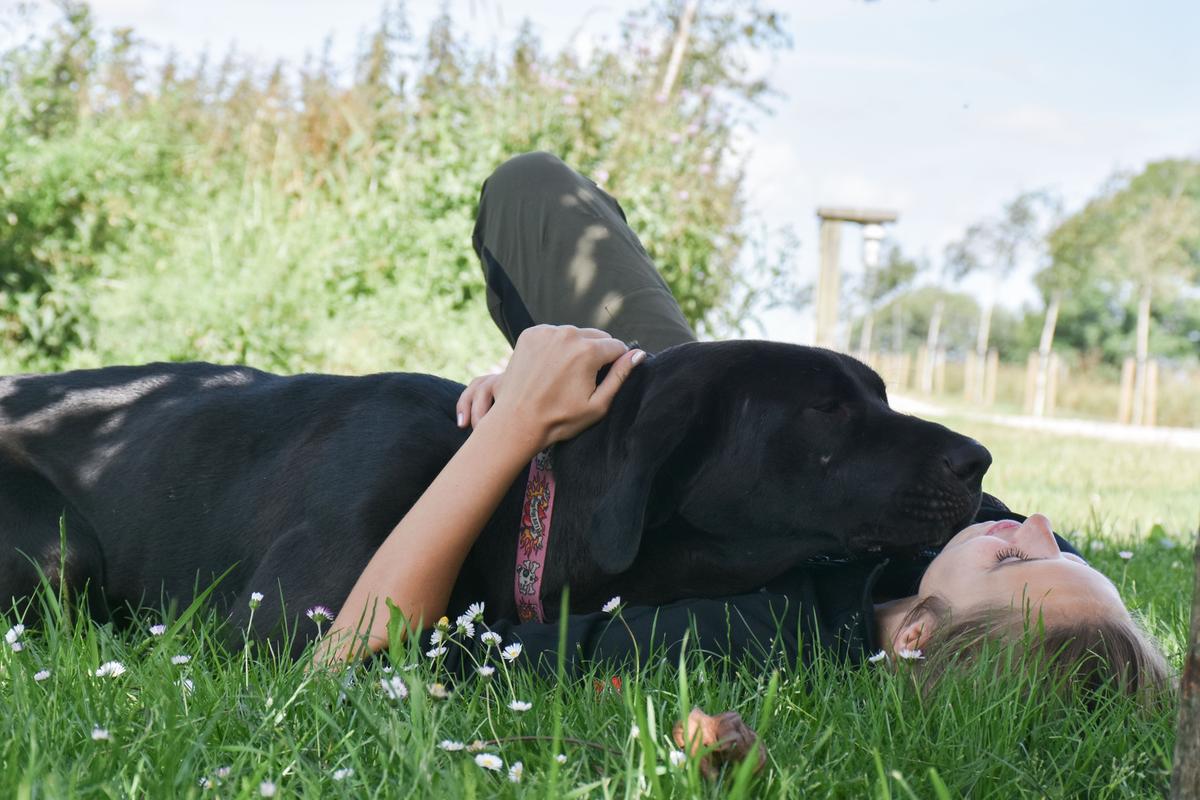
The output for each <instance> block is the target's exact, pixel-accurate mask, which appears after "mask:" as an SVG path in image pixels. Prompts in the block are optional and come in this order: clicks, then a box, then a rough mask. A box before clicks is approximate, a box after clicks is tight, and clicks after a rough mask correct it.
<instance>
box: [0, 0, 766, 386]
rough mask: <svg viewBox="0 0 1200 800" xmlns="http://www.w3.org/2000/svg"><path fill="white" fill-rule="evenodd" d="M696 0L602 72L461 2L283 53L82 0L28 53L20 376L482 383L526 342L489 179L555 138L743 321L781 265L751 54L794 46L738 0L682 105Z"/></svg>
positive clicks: (714, 316)
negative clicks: (329, 375)
mask: <svg viewBox="0 0 1200 800" xmlns="http://www.w3.org/2000/svg"><path fill="white" fill-rule="evenodd" d="M675 6H676V4H673V3H668V2H663V3H657V4H654V5H653V6H652V7H651V10H649V11H647V12H644V13H640V14H637V15H633V16H630V17H629V18H628V19H627V20H626V21H625V23H624V25H623V27H622V35H621V39H620V41H618V42H614V43H612V44H609V45H601V46H600V47H599V49H597V50H596V51H595V52H594V53H593V54H592V56H591V57H590V59H589V60H587V61H586V62H582V61H579V60H578V59H577V58H576V57H575V56H574V55H573V54H572V52H570V51H564V52H561V53H548V52H545V51H544V50H543V48H542V47H541V46H540V44H539V42H538V41H537V39H536V38H535V37H534V36H533V35H532V33H530V29H529V28H528V27H526V28H525V29H524V31H523V33H522V34H521V35H520V36H519V37H518V39H517V40H516V42H515V44H514V45H513V46H512V47H511V48H510V49H506V50H485V51H479V50H473V49H471V47H470V46H469V45H468V43H467V41H466V39H465V38H464V37H463V36H462V35H460V33H459V32H458V31H456V30H455V29H454V26H453V24H452V22H451V20H450V18H449V17H448V16H445V15H443V16H442V17H440V18H438V19H437V20H436V21H435V22H434V23H433V25H432V27H431V28H430V29H429V30H428V31H426V32H422V33H419V34H418V33H416V32H413V31H412V30H410V28H409V26H408V23H407V20H406V17H405V14H404V11H403V7H402V6H398V7H387V8H385V9H384V10H383V12H382V14H381V17H380V20H379V23H378V26H377V27H376V28H375V30H373V31H370V32H368V33H367V35H366V36H364V38H363V40H362V41H363V44H362V45H361V47H360V50H359V52H358V54H357V56H356V57H355V59H354V62H353V63H352V64H344V65H343V64H333V63H331V62H330V60H329V59H328V57H314V58H310V59H309V60H308V61H307V62H306V63H305V64H304V65H302V66H294V65H289V64H278V65H275V66H273V67H265V66H263V65H258V64H253V63H250V62H247V61H245V60H243V59H240V58H239V57H237V56H236V55H234V54H230V55H229V56H228V57H226V58H224V59H223V60H221V61H220V62H219V63H215V62H212V61H209V60H208V59H202V60H201V61H200V62H199V63H195V64H187V63H182V62H181V61H179V60H178V59H176V58H174V57H168V58H166V59H165V61H161V62H155V61H153V60H151V59H150V58H149V57H148V55H147V52H148V48H147V47H146V46H145V44H144V43H143V42H142V41H141V40H140V39H138V37H137V36H136V32H134V31H129V30H118V31H113V32H106V31H100V30H98V29H97V28H96V26H95V24H94V22H93V20H92V17H91V14H90V13H89V10H88V8H87V6H86V4H82V3H73V2H64V3H62V4H61V6H60V10H61V14H60V15H59V17H58V19H57V20H56V21H55V22H54V24H53V26H52V27H51V28H50V29H46V28H44V27H36V26H35V27H32V28H30V27H26V28H23V29H22V30H25V31H26V34H27V35H26V38H25V39H24V40H23V41H21V42H19V43H18V44H17V45H15V46H13V47H11V48H9V49H8V50H7V51H5V52H3V53H0V86H3V95H2V96H0V370H3V371H13V370H46V369H62V368H68V367H76V366H91V365H99V364H108V363H116V362H141V361H149V360H156V359H163V360H186V359H204V360H211V361H218V362H241V363H247V364H251V365H254V366H258V367H262V368H266V369H270V370H277V371H298V370H327V371H335V372H364V371H373V370H383V369H416V370H423V371H432V372H440V373H443V374H451V375H456V376H459V377H465V376H467V375H469V374H471V373H472V372H474V371H477V370H480V369H482V368H484V367H486V366H487V365H488V364H489V363H491V361H493V360H494V359H495V357H496V356H498V355H499V354H500V353H501V352H502V351H503V350H504V349H505V345H504V343H503V341H502V340H501V338H500V337H499V336H498V334H497V333H496V332H495V330H494V328H493V327H492V325H491V323H490V322H489V321H488V320H487V317H486V310H485V303H484V300H483V296H482V295H483V292H484V284H483V278H482V274H481V271H480V269H479V266H478V264H477V263H476V259H475V256H474V253H473V252H472V250H471V246H470V234H471V229H472V225H473V219H474V214H475V211H476V204H477V199H478V191H479V186H480V183H481V182H482V181H483V179H484V178H486V177H487V175H488V174H489V173H490V172H491V171H492V170H493V169H494V168H495V167H496V166H497V165H498V164H499V163H500V162H502V161H503V160H504V159H505V158H507V157H510V156H512V155H515V154H517V153H520V152H524V151H528V150H533V149H544V150H548V151H551V152H553V153H555V154H557V155H559V156H561V157H562V158H563V159H564V160H565V161H567V162H568V163H569V164H571V165H572V166H574V167H576V168H577V169H579V170H581V171H582V172H584V173H585V174H587V175H589V176H590V177H592V178H593V179H594V180H596V181H598V182H599V183H601V184H602V185H603V186H604V187H605V188H606V189H608V190H609V191H610V192H612V193H613V194H614V195H615V196H617V197H618V199H619V200H620V201H621V203H622V205H623V206H624V208H625V210H626V212H627V213H628V215H629V220H630V223H631V224H632V226H633V227H634V229H635V230H637V231H638V232H639V234H640V235H641V236H642V239H643V241H644V243H645V245H646V247H647V249H648V250H649V252H650V255H651V257H652V258H654V260H655V261H656V263H657V264H658V265H659V268H660V270H661V272H662V274H663V276H664V278H665V279H666V280H667V282H668V284H669V285H670V286H671V289H672V291H673V292H674V293H675V296H676V297H677V298H679V300H680V303H681V305H682V307H683V309H684V313H685V314H686V315H687V317H688V319H689V320H691V321H692V322H693V323H694V324H696V325H697V326H699V327H700V328H701V329H702V330H729V329H731V328H732V327H734V326H736V324H737V323H738V321H739V320H740V319H741V318H743V317H744V315H745V313H746V310H747V306H748V304H752V303H754V302H755V300H756V298H761V297H764V296H766V295H755V293H754V292H753V291H752V290H750V288H749V287H750V283H751V281H753V282H755V283H756V284H757V285H758V286H759V287H761V286H762V285H764V284H769V283H770V282H771V281H772V280H773V278H778V275H779V272H778V269H777V267H778V263H777V261H774V262H773V261H772V260H771V259H770V258H768V257H766V256H763V257H761V258H758V259H755V260H754V264H755V265H756V268H755V269H752V270H751V272H754V273H755V274H754V275H750V274H747V273H746V270H745V269H744V268H742V269H741V270H740V271H739V270H737V269H735V262H738V260H739V258H741V257H742V255H743V250H744V248H745V247H746V245H747V242H748V236H749V234H748V230H749V225H748V222H747V220H746V218H745V214H744V210H743V198H742V171H741V167H740V164H739V161H738V158H739V156H738V154H737V153H736V151H735V144H736V139H737V135H738V132H739V131H740V130H741V129H742V127H743V126H744V125H746V124H747V123H748V121H749V120H750V119H751V118H752V116H753V114H755V113H758V110H759V109H760V108H761V104H762V101H763V99H764V97H765V95H766V92H767V87H766V86H764V85H763V84H761V83H758V82H756V81H754V80H752V79H750V78H748V77H747V73H746V70H745V67H744V64H743V59H744V57H745V53H746V51H747V50H748V49H750V48H758V49H762V48H773V47H778V46H781V45H782V44H784V43H785V42H784V35H783V34H782V32H781V28H780V25H779V20H778V19H777V18H776V17H775V15H774V14H771V13H768V12H765V11H762V10H760V9H759V8H758V7H757V5H756V4H752V3H735V2H727V3H725V4H724V5H723V6H722V5H721V4H719V3H714V4H712V7H711V8H709V9H707V10H706V14H705V15H704V17H703V19H702V20H701V21H700V23H699V24H698V26H697V27H696V28H694V29H693V32H692V37H691V40H690V46H689V51H688V52H689V56H688V58H687V59H686V61H685V64H684V68H683V70H682V71H681V73H680V76H679V79H678V81H677V82H676V84H675V86H674V88H673V89H672V91H671V92H670V93H669V94H668V95H667V96H660V95H659V90H660V88H661V82H662V77H663V71H664V68H665V63H666V60H667V57H668V53H669V48H670V44H671V37H672V35H673V32H674V28H675V22H676V16H677V13H678V9H677V8H676V7H675ZM7 22H8V23H9V24H12V25H16V26H17V27H18V28H20V26H21V24H22V19H20V18H15V19H11V18H10V19H9V20H7ZM755 252H762V251H761V249H759V250H756V251H755ZM743 263H744V262H743ZM768 294H769V293H768Z"/></svg>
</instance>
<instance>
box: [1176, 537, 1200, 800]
mask: <svg viewBox="0 0 1200 800" xmlns="http://www.w3.org/2000/svg"><path fill="white" fill-rule="evenodd" d="M1193 560H1194V561H1195V566H1196V575H1195V578H1194V581H1193V582H1194V584H1195V586H1194V587H1193V589H1192V629H1191V633H1190V635H1189V636H1188V649H1187V651H1186V652H1185V654H1184V661H1183V677H1182V678H1181V680H1180V682H1179V727H1178V728H1177V729H1176V734H1175V769H1174V774H1173V775H1172V776H1171V798H1172V800H1194V798H1197V797H1200V539H1198V541H1197V542H1196V552H1195V555H1194V557H1193Z"/></svg>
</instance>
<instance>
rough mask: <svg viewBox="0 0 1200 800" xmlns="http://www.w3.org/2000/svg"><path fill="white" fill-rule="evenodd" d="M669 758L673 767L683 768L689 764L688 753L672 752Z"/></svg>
mask: <svg viewBox="0 0 1200 800" xmlns="http://www.w3.org/2000/svg"><path fill="white" fill-rule="evenodd" d="M667 758H668V759H669V760H670V762H671V766H672V767H682V766H683V765H684V764H686V763H687V753H685V752H683V751H682V750H672V751H671V753H670V755H668V756H667Z"/></svg>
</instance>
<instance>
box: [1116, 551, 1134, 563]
mask: <svg viewBox="0 0 1200 800" xmlns="http://www.w3.org/2000/svg"><path fill="white" fill-rule="evenodd" d="M1117 555H1119V556H1120V557H1121V558H1123V559H1125V560H1126V561H1128V560H1129V559H1131V558H1133V551H1132V550H1122V551H1121V552H1119V553H1117Z"/></svg>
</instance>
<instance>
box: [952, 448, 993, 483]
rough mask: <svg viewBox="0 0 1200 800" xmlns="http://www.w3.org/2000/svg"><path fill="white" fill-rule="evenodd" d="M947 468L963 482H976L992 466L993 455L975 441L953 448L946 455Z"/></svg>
mask: <svg viewBox="0 0 1200 800" xmlns="http://www.w3.org/2000/svg"><path fill="white" fill-rule="evenodd" d="M945 461H946V468H947V469H948V470H950V471H951V472H952V473H954V474H955V475H956V476H957V477H958V478H960V479H962V480H963V481H966V482H970V481H976V480H979V479H980V478H982V477H983V474H984V473H985V472H987V471H988V467H990V466H991V465H992V454H991V453H989V452H988V449H987V448H986V447H984V446H983V445H981V444H980V443H979V442H977V441H975V440H974V439H968V440H966V441H965V442H963V443H961V444H959V445H956V446H954V447H951V448H950V449H949V450H947V451H946V455H945Z"/></svg>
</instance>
